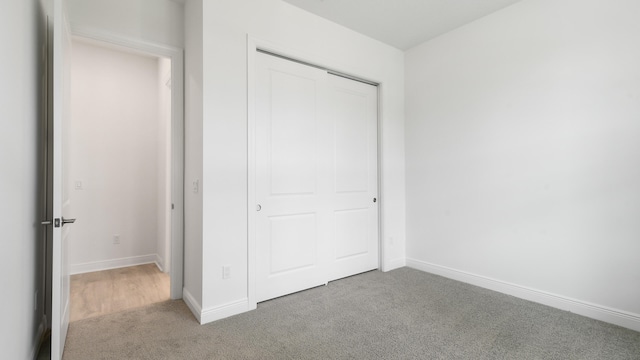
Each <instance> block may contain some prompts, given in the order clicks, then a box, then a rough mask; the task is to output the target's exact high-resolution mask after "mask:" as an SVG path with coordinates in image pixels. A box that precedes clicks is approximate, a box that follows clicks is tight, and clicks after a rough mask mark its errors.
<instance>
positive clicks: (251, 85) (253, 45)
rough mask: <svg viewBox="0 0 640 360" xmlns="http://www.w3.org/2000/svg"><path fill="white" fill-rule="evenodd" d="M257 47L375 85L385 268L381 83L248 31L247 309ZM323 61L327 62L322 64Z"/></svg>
mask: <svg viewBox="0 0 640 360" xmlns="http://www.w3.org/2000/svg"><path fill="white" fill-rule="evenodd" d="M258 50H263V51H267V52H269V53H272V54H276V55H279V56H282V57H284V58H287V59H291V60H294V61H299V62H302V63H305V64H308V65H310V66H317V67H321V68H324V69H331V70H333V71H335V72H337V73H339V74H341V75H345V77H348V78H352V79H356V80H357V79H361V80H362V81H364V82H368V83H370V84H375V85H376V86H377V87H378V119H377V121H378V154H377V155H378V201H379V202H380V206H378V246H379V251H378V268H379V269H385V268H387V266H386V264H385V263H386V260H385V256H384V251H385V244H384V242H383V241H381V239H382V234H384V232H383V227H384V214H383V206H382V204H383V201H384V193H383V191H382V189H383V186H382V185H383V184H382V176H381V175H382V173H383V168H382V156H381V154H382V150H381V145H382V129H381V124H382V119H381V117H382V112H381V109H380V104H381V101H380V99H381V98H380V95H381V88H382V87H383V84H382V82H381V81H377V80H375V79H366V78H365V77H362V76H356V75H351V74H350V72H349V71H348V70H344V69H341V66H340V65H336V64H334V63H333V62H332V61H329V60H326V59H324V60H323V59H320V58H318V57H317V56H311V55H308V54H304V53H300V52H299V51H296V50H293V49H290V48H285V47H282V46H280V45H277V44H274V43H272V42H269V41H265V40H260V39H257V38H255V37H253V36H251V35H250V34H248V35H247V275H248V281H247V300H248V310H254V309H256V308H257V307H258V302H257V297H256V262H257V250H256V209H255V207H256V171H255V168H256V159H255V153H256V147H255V125H256V117H255V100H256V99H255V91H256V86H255V79H256V71H255V66H256V53H257V51H258ZM325 64H326V65H325Z"/></svg>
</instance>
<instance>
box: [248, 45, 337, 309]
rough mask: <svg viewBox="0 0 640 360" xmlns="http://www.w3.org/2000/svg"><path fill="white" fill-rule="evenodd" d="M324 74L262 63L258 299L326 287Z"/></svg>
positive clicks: (261, 57)
mask: <svg viewBox="0 0 640 360" xmlns="http://www.w3.org/2000/svg"><path fill="white" fill-rule="evenodd" d="M325 78H326V73H325V72H324V71H321V70H318V69H315V68H311V67H308V66H304V65H301V64H297V63H294V62H290V61H286V60H283V59H280V58H276V57H273V56H269V55H265V54H261V53H258V54H257V56H256V94H255V100H256V103H255V111H256V116H255V144H256V146H255V149H256V153H255V160H256V161H255V164H256V181H255V184H256V202H257V204H259V206H260V208H259V211H257V210H258V209H256V211H257V213H256V250H257V251H256V299H257V301H264V300H267V299H271V298H275V297H278V296H282V295H286V294H289V293H292V292H296V291H300V290H304V289H307V288H311V287H315V286H318V285H321V284H325V283H326V281H327V276H326V266H325V265H326V251H325V248H326V246H325V245H324V244H326V242H327V235H326V229H327V226H326V223H327V222H328V216H327V214H328V213H329V212H328V208H327V202H326V198H327V194H328V187H327V186H326V184H327V176H328V175H327V174H326V172H325V171H323V169H326V168H328V167H330V166H329V164H328V163H329V160H328V159H329V157H328V156H326V150H323V146H325V145H324V143H325V141H324V138H326V136H328V135H327V134H329V132H328V128H327V126H326V124H325V123H324V122H323V116H322V109H321V107H322V106H323V103H324V98H325V97H326V95H325V91H324V88H325Z"/></svg>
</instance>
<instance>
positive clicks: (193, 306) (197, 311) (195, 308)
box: [182, 288, 202, 324]
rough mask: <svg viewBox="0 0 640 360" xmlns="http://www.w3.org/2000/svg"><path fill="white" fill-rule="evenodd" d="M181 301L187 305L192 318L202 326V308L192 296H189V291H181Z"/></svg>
mask: <svg viewBox="0 0 640 360" xmlns="http://www.w3.org/2000/svg"><path fill="white" fill-rule="evenodd" d="M182 301H184V303H185V304H187V307H188V308H189V310H191V313H193V316H195V317H196V320H198V322H199V323H200V324H202V321H201V318H202V306H201V305H200V303H199V302H198V301H197V300H196V299H195V298H194V297H193V295H191V293H190V292H189V290H187V289H185V288H183V289H182Z"/></svg>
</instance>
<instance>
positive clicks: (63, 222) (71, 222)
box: [62, 216, 76, 226]
mask: <svg viewBox="0 0 640 360" xmlns="http://www.w3.org/2000/svg"><path fill="white" fill-rule="evenodd" d="M74 222H76V219H65V218H64V216H63V217H62V226H64V224H73V223H74Z"/></svg>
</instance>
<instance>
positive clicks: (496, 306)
mask: <svg viewBox="0 0 640 360" xmlns="http://www.w3.org/2000/svg"><path fill="white" fill-rule="evenodd" d="M64 359H65V360H75V359H82V360H86V359H563V360H564V359H580V360H582V359H598V360H605V359H640V333H639V332H635V331H632V330H627V329H624V328H621V327H618V326H614V325H610V324H606V323H603V322H599V321H596V320H591V319H588V318H585V317H582V316H578V315H575V314H571V313H569V312H565V311H560V310H556V309H552V308H549V307H546V306H543V305H539V304H535V303H532V302H528V301H524V300H520V299H517V298H514V297H511V296H508V295H503V294H500V293H496V292H492V291H489V290H485V289H482V288H478V287H475V286H471V285H467V284H463V283H460V282H456V281H453V280H449V279H445V278H442V277H439V276H435V275H431V274H427V273H423V272H421V271H417V270H413V269H409V268H402V269H398V270H394V271H391V272H388V273H381V272H379V271H373V272H369V273H365V274H361V275H358V276H354V277H350V278H346V279H342V280H339V281H335V282H332V283H330V284H329V285H328V286H324V287H318V288H315V289H311V290H308V291H303V292H300V293H296V294H293V295H289V296H285V297H282V298H278V299H275V300H271V301H267V302H264V303H261V304H259V305H258V309H257V310H256V311H253V312H248V313H244V314H240V315H237V316H233V317H231V318H227V319H223V320H220V321H216V322H214V323H210V324H207V325H202V326H201V325H199V324H198V323H197V322H196V320H195V319H194V317H193V315H192V314H191V313H190V312H189V309H188V308H187V307H186V305H185V304H184V303H183V302H182V301H170V302H164V303H159V304H155V305H150V306H147V307H145V308H141V309H137V310H130V311H126V312H121V313H117V314H111V315H106V316H103V317H98V318H92V319H87V320H81V321H77V322H74V323H72V324H71V325H70V327H69V333H68V338H67V345H66V348H65V354H64Z"/></svg>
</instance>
